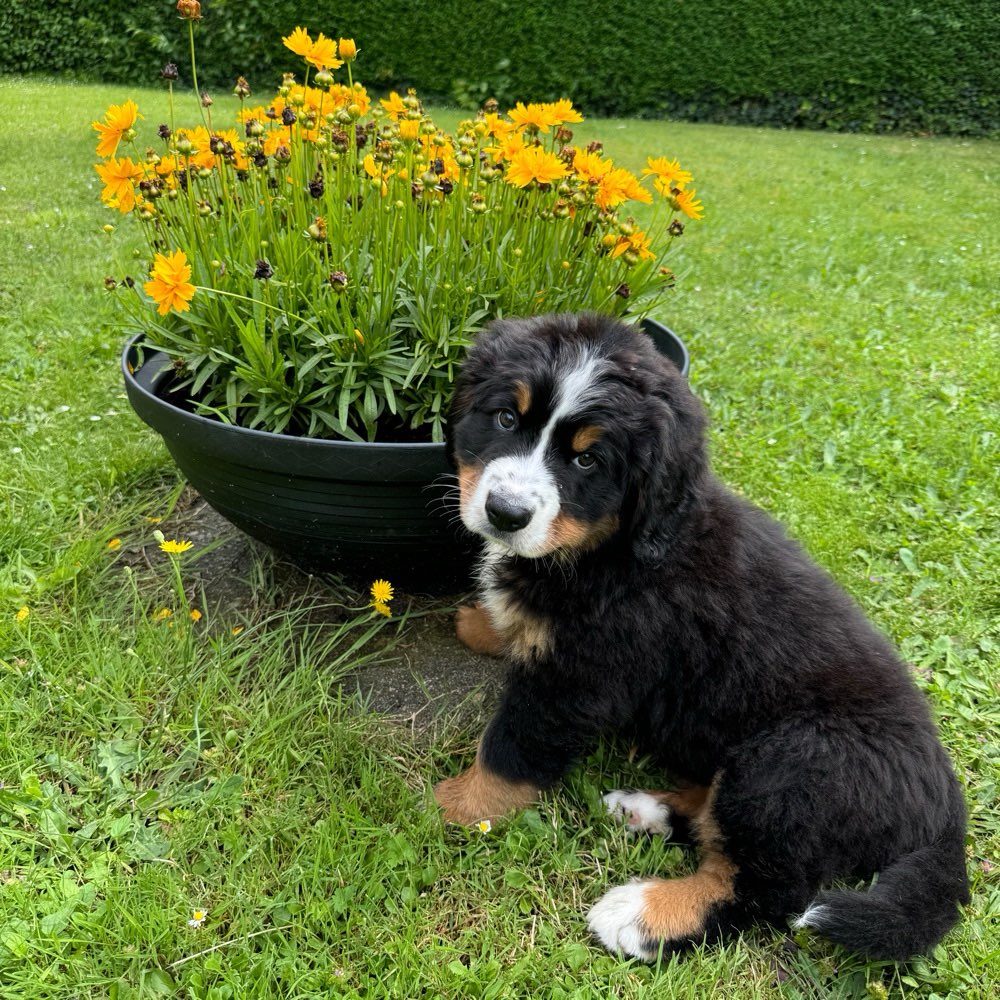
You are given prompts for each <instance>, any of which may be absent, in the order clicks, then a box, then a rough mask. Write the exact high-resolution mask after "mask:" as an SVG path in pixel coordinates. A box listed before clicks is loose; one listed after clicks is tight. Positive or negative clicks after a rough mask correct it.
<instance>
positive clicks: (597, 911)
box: [587, 851, 736, 962]
mask: <svg viewBox="0 0 1000 1000" xmlns="http://www.w3.org/2000/svg"><path fill="white" fill-rule="evenodd" d="M735 877H736V867H735V865H733V863H732V862H731V861H730V860H729V859H728V858H727V857H726V856H725V855H724V854H722V853H721V852H714V851H713V852H708V853H706V855H705V857H704V859H703V861H702V863H701V866H700V867H699V868H698V870H697V871H696V872H695V873H694V874H693V875H686V876H685V877H683V878H674V879H644V880H642V881H636V882H630V883H629V884H628V885H620V886H617V887H616V888H614V889H611V890H610V891H608V892H606V893H605V894H604V895H603V896H602V897H601V898H600V899H599V900H598V901H597V903H596V904H595V905H594V907H593V908H592V909H591V911H590V913H589V914H588V915H587V923H588V924H589V925H590V930H591V932H592V933H593V935H594V936H595V937H596V938H597V939H598V940H599V941H600V942H601V944H603V945H604V947H605V948H607V949H608V951H612V952H620V953H621V954H623V955H626V956H628V957H630V958H641V959H643V960H645V961H647V962H653V961H655V960H656V958H657V957H658V956H659V955H660V954H663V955H665V956H666V955H670V954H672V953H673V952H675V951H678V950H681V949H683V948H686V947H689V946H690V945H692V944H696V943H698V942H699V941H702V940H704V939H706V938H709V939H714V938H715V937H716V936H717V931H718V930H719V929H720V926H721V923H722V921H721V918H723V917H724V913H725V911H726V909H727V908H729V907H730V906H732V904H733V903H734V902H735V900H736V890H735V885H734V882H735Z"/></svg>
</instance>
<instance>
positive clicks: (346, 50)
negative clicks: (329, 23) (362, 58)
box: [337, 38, 358, 62]
mask: <svg viewBox="0 0 1000 1000" xmlns="http://www.w3.org/2000/svg"><path fill="white" fill-rule="evenodd" d="M337 55H339V56H340V58H341V59H346V60H347V61H348V62H350V61H351V60H352V59H357V57H358V47H357V45H355V44H354V39H353V38H341V39H340V41H339V42H337Z"/></svg>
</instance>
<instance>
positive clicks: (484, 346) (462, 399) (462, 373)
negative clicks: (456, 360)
mask: <svg viewBox="0 0 1000 1000" xmlns="http://www.w3.org/2000/svg"><path fill="white" fill-rule="evenodd" d="M513 326H514V322H513V321H504V320H494V321H493V322H492V323H489V324H487V325H486V326H485V327H484V328H483V329H482V330H481V331H480V332H479V333H478V334H476V338H475V340H473V342H472V344H471V345H470V347H469V350H468V352H467V353H466V355H465V360H464V361H463V362H462V367H461V368H460V369H459V373H458V378H457V379H456V380H455V390H454V393H453V394H452V397H451V408H450V409H449V411H448V420H447V422H446V423H445V428H444V442H445V449H446V451H447V453H448V460H449V461H450V462H451V463H452V464H453V465H454V462H455V440H454V438H455V425H456V424H457V423H458V422H459V421H460V420H461V419H462V417H464V416H465V414H466V413H468V412H469V409H470V408H471V407H472V403H473V401H474V400H475V398H476V393H477V391H478V389H479V386H480V385H482V383H483V382H484V381H485V380H486V378H487V375H488V373H489V372H490V371H491V369H492V368H493V358H494V356H495V354H496V350H497V348H496V342H497V341H498V340H499V339H500V338H501V337H502V336H503V335H504V333H505V331H507V330H508V328H511V327H513Z"/></svg>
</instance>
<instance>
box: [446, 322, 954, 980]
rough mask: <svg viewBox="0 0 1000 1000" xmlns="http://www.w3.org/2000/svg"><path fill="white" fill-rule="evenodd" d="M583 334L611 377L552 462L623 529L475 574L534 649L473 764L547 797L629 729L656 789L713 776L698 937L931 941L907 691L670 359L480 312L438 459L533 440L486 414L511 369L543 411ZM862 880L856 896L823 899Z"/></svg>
mask: <svg viewBox="0 0 1000 1000" xmlns="http://www.w3.org/2000/svg"><path fill="white" fill-rule="evenodd" d="M584 344H585V345H587V346H588V347H589V348H590V349H591V350H593V351H596V352H597V353H598V354H599V355H601V356H602V357H605V358H607V359H609V360H610V362H611V367H610V371H609V372H607V373H606V374H605V375H604V376H603V381H602V390H601V394H600V400H599V402H597V403H596V404H595V405H592V406H590V407H588V408H587V409H586V411H584V412H582V413H577V414H574V415H573V417H572V420H571V424H572V426H569V427H567V428H566V429H565V430H566V434H560V435H557V436H556V440H555V441H554V442H553V446H552V451H551V454H550V455H549V457H548V461H549V463H550V467H551V468H553V469H554V470H555V472H556V474H557V475H558V477H559V482H560V495H561V496H562V497H563V498H564V503H565V505H566V509H567V510H568V511H569V512H570V513H571V514H573V515H574V516H575V517H577V518H581V519H584V520H588V521H593V522H597V521H598V520H599V519H600V518H601V517H603V516H605V515H608V514H617V515H618V517H619V519H620V521H619V528H618V530H617V532H616V533H615V534H614V535H613V537H611V538H610V539H608V540H606V541H604V542H603V543H602V544H600V545H599V546H598V547H597V548H596V549H594V550H592V551H587V552H584V553H582V554H578V555H576V556H574V557H573V558H572V560H571V561H567V560H565V559H560V558H559V557H558V554H557V555H556V556H555V557H549V558H543V559H526V558H521V557H517V556H509V557H505V558H504V559H502V560H501V561H499V562H498V563H497V564H496V565H495V566H493V568H492V569H491V570H490V571H489V573H490V576H489V578H488V579H487V580H486V585H487V586H490V587H493V588H498V589H500V590H501V591H503V592H504V593H506V594H507V595H509V596H510V597H511V598H512V600H513V602H514V603H515V606H516V607H517V608H519V609H520V610H523V611H524V612H526V613H529V614H530V615H532V616H535V617H537V618H541V619H543V620H544V621H545V622H547V623H548V627H549V630H550V634H551V636H552V650H553V652H552V653H551V655H548V656H546V657H545V658H544V659H543V660H540V659H534V660H531V661H527V662H520V663H514V664H513V665H512V669H511V674H510V677H509V682H508V685H507V688H506V691H505V694H504V696H503V699H502V703H501V705H500V708H499V710H498V712H497V714H496V716H495V718H494V719H493V720H492V722H491V724H490V725H489V727H488V730H487V732H486V734H485V736H484V738H483V743H482V746H481V751H480V759H481V762H482V763H483V765H484V766H486V767H488V768H489V769H490V770H492V771H494V772H497V773H498V774H500V775H501V776H503V777H505V778H507V779H510V780H511V781H528V782H532V783H534V784H535V785H537V786H539V787H542V788H546V787H551V786H552V785H554V784H555V783H557V782H558V781H559V780H560V778H561V777H562V776H563V775H564V774H565V773H566V771H567V770H568V768H569V767H570V766H571V765H572V764H573V763H574V762H576V761H578V760H579V759H580V758H581V757H582V756H584V755H585V754H586V753H588V751H590V750H591V749H592V748H593V747H594V745H595V743H596V741H597V740H598V739H599V738H600V737H602V736H604V735H610V734H613V733H625V734H627V735H629V736H630V737H631V738H636V739H638V740H639V742H640V744H641V745H642V746H643V747H644V749H645V750H646V751H648V752H651V753H652V754H653V755H655V758H656V759H657V760H658V762H659V763H660V764H662V767H663V769H664V771H665V772H666V773H667V774H668V775H670V776H671V777H672V778H673V779H676V780H681V781H684V782H690V783H694V784H700V785H708V784H709V783H711V782H712V781H713V780H714V779H717V781H718V787H717V794H716V798H715V802H714V810H713V815H714V820H715V822H716V824H717V825H718V828H719V831H720V833H721V838H722V846H723V850H724V852H725V854H726V855H727V856H728V857H729V858H730V859H731V860H732V861H733V862H734V864H735V865H736V866H737V869H738V874H737V875H736V882H735V893H736V900H735V902H734V903H732V904H727V905H725V906H722V907H721V908H717V909H716V911H715V912H714V913H713V915H712V917H711V919H710V920H709V921H708V923H707V924H706V926H705V928H704V936H705V938H707V939H708V940H714V939H717V938H719V937H721V936H724V935H725V934H726V933H728V932H731V931H733V930H736V929H739V928H741V927H743V926H746V925H747V924H749V923H751V922H753V921H756V920H765V921H769V922H777V923H783V922H784V921H785V920H786V918H787V917H788V916H789V915H797V914H800V913H802V911H803V910H804V909H806V907H807V906H809V904H810V903H814V902H818V903H820V904H822V905H823V906H824V909H823V911H821V914H822V915H821V916H817V918H816V920H815V921H814V924H813V925H814V926H815V927H816V928H817V929H818V930H819V931H820V932H821V933H823V934H824V935H825V936H827V937H828V938H830V939H832V940H834V941H836V942H839V943H840V944H843V945H845V946H847V947H848V948H850V949H852V950H855V951H857V952H861V953H864V954H866V955H868V956H872V957H878V958H888V959H897V960H901V959H905V958H907V957H909V956H911V955H913V954H915V953H918V952H925V951H927V950H928V949H930V948H931V947H932V946H933V945H934V944H935V943H936V942H937V941H938V940H940V938H941V937H942V936H943V935H944V933H945V932H946V931H947V930H948V929H949V927H951V926H952V925H953V924H954V923H955V921H956V920H957V919H958V915H959V911H958V904H960V903H965V902H967V901H968V880H967V873H966V869H965V860H964V849H963V841H964V830H965V808H964V802H963V797H962V794H961V791H960V788H959V785H958V782H957V780H956V778H955V775H954V773H953V771H952V767H951V765H950V763H949V760H948V758H947V756H946V754H945V752H944V750H943V749H942V746H941V744H940V742H939V740H938V737H937V734H936V731H935V726H934V724H933V722H932V720H931V717H930V713H929V711H928V706H927V704H926V702H925V699H924V697H923V696H922V695H921V693H920V692H919V691H918V689H917V688H916V687H915V685H914V683H913V681H912V679H911V676H910V672H909V669H908V667H907V666H906V665H904V664H903V663H902V662H901V660H900V658H899V657H898V655H897V653H896V652H895V650H894V649H893V647H892V646H891V645H890V643H889V642H888V641H887V640H886V638H885V637H884V636H883V635H882V634H881V633H879V632H878V631H877V630H876V629H875V628H874V627H873V626H872V625H871V624H870V623H869V622H868V621H867V620H866V618H865V616H864V615H863V614H862V612H861V611H860V610H859V608H858V607H857V606H856V605H855V604H854V602H853V601H852V600H851V599H850V598H849V597H848V596H847V595H846V594H845V593H844V592H843V591H842V590H841V589H840V588H839V587H838V586H837V585H836V584H835V583H834V581H833V580H832V579H831V578H830V577H829V576H828V575H827V574H826V573H825V572H824V571H823V570H822V569H820V568H819V567H817V566H816V565H815V564H814V563H813V562H812V561H811V560H810V559H809V558H808V557H807V556H806V555H805V553H804V552H803V551H802V549H801V548H800V547H799V546H798V545H797V544H796V543H795V542H793V541H791V540H790V539H789V538H788V537H787V536H786V535H785V533H784V531H783V530H782V528H781V527H780V526H779V525H778V524H777V523H776V522H775V521H774V520H772V519H771V518H770V517H769V516H768V515H767V514H765V513H763V512H762V511H760V510H758V509H756V508H755V507H753V506H752V505H751V504H749V503H747V502H746V501H744V500H742V499H740V498H739V497H738V496H735V495H734V494H733V493H731V492H730V491H729V490H728V489H726V488H725V487H724V486H723V485H722V484H721V483H720V482H719V481H718V480H717V479H716V478H715V477H714V476H713V475H712V473H711V472H710V470H709V466H708V461H707V456H706V444H705V425H706V421H705V416H704V413H703V410H702V407H701V405H700V404H699V402H698V401H697V400H696V398H695V397H694V395H693V394H692V392H691V391H690V389H689V388H688V385H687V383H686V381H685V379H684V378H683V377H682V376H681V375H680V374H679V373H678V371H677V369H676V368H675V367H674V366H673V365H672V364H671V363H670V362H669V361H667V360H665V359H664V358H662V356H660V355H659V354H658V353H657V351H656V350H655V349H654V348H653V346H652V345H651V344H650V343H649V342H648V339H647V338H646V337H644V336H643V335H641V334H639V333H637V332H636V331H635V330H634V329H633V328H631V327H627V326H624V325H622V324H620V323H617V322H614V321H612V320H609V319H607V318H604V317H598V316H593V315H583V316H569V315H562V316H552V317H543V318H541V319H536V320H530V321H519V320H512V321H499V322H496V323H494V324H493V325H492V327H491V328H490V329H489V330H488V331H486V332H484V333H483V334H482V335H481V336H479V338H478V339H477V341H476V343H475V345H474V347H473V348H472V350H471V351H470V353H469V356H468V360H467V361H466V363H465V365H464V367H463V370H462V373H461V377H460V379H459V383H458V386H457V389H456V395H455V404H454V408H453V412H452V415H451V425H450V426H451V432H450V433H451V437H450V446H451V448H452V450H453V453H454V455H455V457H456V459H457V460H458V461H459V462H460V463H462V464H464V465H470V466H476V465H479V466H482V465H485V464H486V463H488V462H489V461H490V460H491V459H492V458H494V457H497V456H499V455H503V454H506V453H508V452H510V451H511V450H514V449H517V448H518V447H520V448H522V449H523V448H524V447H525V446H526V443H530V441H531V439H532V434H533V427H534V425H533V424H532V420H531V419H530V416H531V415H530V414H529V415H528V416H527V417H526V418H525V419H524V421H523V425H522V426H521V427H519V428H518V430H517V432H515V433H506V434H504V433H499V432H498V431H497V430H496V427H495V424H494V423H493V414H494V413H495V412H496V410H497V409H498V408H500V407H513V406H514V397H513V393H514V391H515V385H516V383H518V382H523V383H526V384H527V385H529V386H530V387H531V389H532V393H533V399H534V401H535V402H534V403H533V406H535V407H538V408H540V409H541V410H542V411H544V407H545V403H546V400H547V398H548V397H549V395H550V394H551V392H552V388H553V386H554V385H555V384H556V383H557V382H558V380H559V378H560V373H561V371H562V369H563V367H564V366H565V364H566V363H567V359H568V358H570V357H572V356H574V353H575V352H576V351H578V350H579V348H580V346H581V345H584ZM538 419H539V421H540V420H541V419H542V417H539V418H538ZM582 425H599V426H601V427H602V428H604V429H605V434H604V436H603V437H602V438H601V439H600V440H599V441H598V442H597V443H596V444H595V445H594V446H593V448H592V449H591V450H592V451H593V452H594V453H595V454H596V455H597V457H598V462H597V464H596V465H595V466H594V467H593V468H592V469H590V470H586V471H583V470H579V469H575V468H570V466H569V461H570V458H571V456H570V455H568V454H567V449H566V445H565V441H566V435H567V434H572V431H573V428H574V427H576V426H582ZM876 874H877V875H878V879H877V882H876V883H875V885H874V886H873V887H872V888H870V889H868V890H867V891H850V890H834V891H822V892H821V890H823V888H824V887H825V886H829V884H830V883H831V882H832V881H833V880H845V879H846V880H858V879H865V880H868V879H871V878H872V877H873V876H875V875H876ZM817 893H821V894H820V895H819V898H818V899H817ZM666 944H667V945H668V946H671V947H672V946H675V945H677V944H678V943H677V942H667V943H666ZM680 944H681V945H683V942H682V943H680Z"/></svg>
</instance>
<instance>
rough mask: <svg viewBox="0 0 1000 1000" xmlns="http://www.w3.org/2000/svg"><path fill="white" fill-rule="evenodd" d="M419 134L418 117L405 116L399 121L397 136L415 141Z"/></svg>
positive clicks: (406, 140)
mask: <svg viewBox="0 0 1000 1000" xmlns="http://www.w3.org/2000/svg"><path fill="white" fill-rule="evenodd" d="M419 135H420V119H419V118H418V119H411V118H406V119H404V120H403V121H401V122H400V123H399V137H400V139H403V140H404V141H405V142H416V141H417V138H418V137H419Z"/></svg>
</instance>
